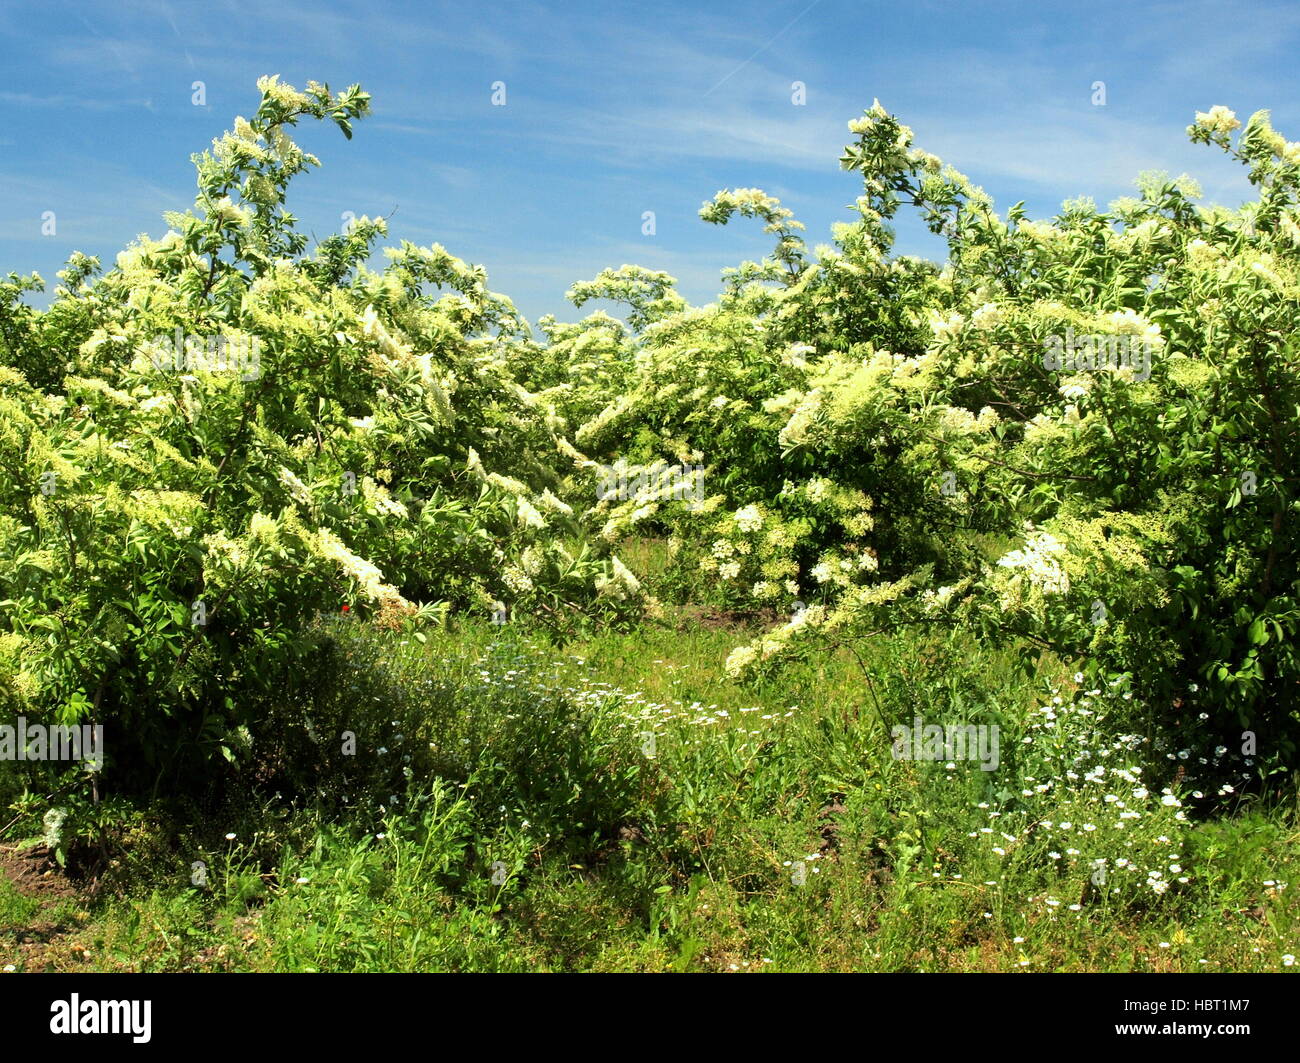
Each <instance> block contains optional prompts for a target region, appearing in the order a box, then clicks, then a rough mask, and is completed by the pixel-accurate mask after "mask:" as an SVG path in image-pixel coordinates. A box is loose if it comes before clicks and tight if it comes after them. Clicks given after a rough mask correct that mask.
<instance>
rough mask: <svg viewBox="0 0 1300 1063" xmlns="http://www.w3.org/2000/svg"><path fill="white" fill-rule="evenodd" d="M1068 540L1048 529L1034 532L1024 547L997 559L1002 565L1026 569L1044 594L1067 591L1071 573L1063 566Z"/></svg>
mask: <svg viewBox="0 0 1300 1063" xmlns="http://www.w3.org/2000/svg"><path fill="white" fill-rule="evenodd" d="M1064 554H1065V544H1064V543H1063V542H1061V541H1060V540H1059V539H1057V538H1056V537H1055V536H1053V535H1051V534H1049V533H1048V532H1044V531H1038V532H1033V533H1031V534H1030V535H1029V536H1028V537H1027V538H1026V539H1025V546H1024V549H1022V550H1012V551H1011V552H1010V553H1008V554H1006V555H1005V556H1003V557H1000V558H999V559H998V565H999V566H1001V567H1002V568H1012V569H1024V571H1025V575H1027V576H1028V578H1029V582H1030V583H1032V584H1033V585H1034V586H1035V587H1037V588H1038V589H1039V590H1041V591H1042V592H1043V593H1044V594H1066V593H1068V592H1069V590H1070V577H1069V576H1068V575H1067V574H1066V572H1065V569H1063V568H1062V567H1061V563H1060V560H1059V559H1060V558H1061V557H1062V556H1063V555H1064Z"/></svg>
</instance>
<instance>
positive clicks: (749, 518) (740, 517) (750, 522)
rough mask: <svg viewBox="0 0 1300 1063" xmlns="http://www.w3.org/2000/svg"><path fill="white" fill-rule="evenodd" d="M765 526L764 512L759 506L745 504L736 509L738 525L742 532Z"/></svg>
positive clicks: (753, 530)
mask: <svg viewBox="0 0 1300 1063" xmlns="http://www.w3.org/2000/svg"><path fill="white" fill-rule="evenodd" d="M762 526H763V514H762V513H760V512H759V510H758V507H757V506H752V505H751V506H743V507H741V508H740V509H738V510H736V527H737V528H739V529H740V530H741V531H742V532H756V531H758V529H759V528H761V527H762Z"/></svg>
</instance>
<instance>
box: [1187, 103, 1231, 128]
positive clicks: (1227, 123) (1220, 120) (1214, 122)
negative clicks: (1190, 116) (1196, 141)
mask: <svg viewBox="0 0 1300 1063" xmlns="http://www.w3.org/2000/svg"><path fill="white" fill-rule="evenodd" d="M1196 124H1197V125H1198V126H1200V127H1201V128H1202V129H1208V130H1209V131H1210V132H1211V133H1231V132H1232V131H1233V130H1234V129H1240V128H1241V120H1240V119H1239V118H1238V117H1237V115H1236V114H1235V113H1234V112H1233V111H1230V110H1229V109H1228V108H1227V107H1224V106H1222V105H1218V106H1214V107H1211V108H1210V109H1209V110H1208V111H1197V112H1196Z"/></svg>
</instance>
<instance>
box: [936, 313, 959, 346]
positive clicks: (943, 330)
mask: <svg viewBox="0 0 1300 1063" xmlns="http://www.w3.org/2000/svg"><path fill="white" fill-rule="evenodd" d="M964 324H966V318H965V317H964V316H963V315H962V314H961V313H960V312H959V311H956V310H954V311H953V312H952V313H951V314H947V315H945V314H941V313H939V312H938V311H937V310H932V311H930V329H931V330H932V331H933V332H934V338H935V339H936V340H938V341H939V342H940V343H942V342H943V341H944V340H949V339H952V338H953V337H954V336H956V335H957V334H958V333H959V332H961V329H962V326H963V325H964Z"/></svg>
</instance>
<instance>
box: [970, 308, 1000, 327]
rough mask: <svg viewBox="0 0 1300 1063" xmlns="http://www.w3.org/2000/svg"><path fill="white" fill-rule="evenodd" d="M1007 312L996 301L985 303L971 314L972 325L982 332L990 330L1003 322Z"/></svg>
mask: <svg viewBox="0 0 1300 1063" xmlns="http://www.w3.org/2000/svg"><path fill="white" fill-rule="evenodd" d="M1004 317H1005V314H1004V312H1003V310H1002V307H1000V306H998V305H997V304H996V303H985V304H984V305H983V306H981V307H980V308H979V309H978V310H976V311H975V312H974V313H973V314H971V316H970V323H971V327H973V328H975V329H977V330H978V331H980V332H988V331H989V330H990V329H993V328H996V327H997V326H998V325H999V324H1001V323H1002V320H1003V318H1004Z"/></svg>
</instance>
